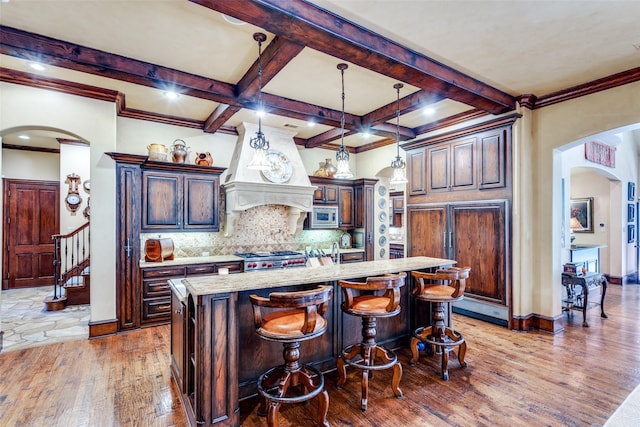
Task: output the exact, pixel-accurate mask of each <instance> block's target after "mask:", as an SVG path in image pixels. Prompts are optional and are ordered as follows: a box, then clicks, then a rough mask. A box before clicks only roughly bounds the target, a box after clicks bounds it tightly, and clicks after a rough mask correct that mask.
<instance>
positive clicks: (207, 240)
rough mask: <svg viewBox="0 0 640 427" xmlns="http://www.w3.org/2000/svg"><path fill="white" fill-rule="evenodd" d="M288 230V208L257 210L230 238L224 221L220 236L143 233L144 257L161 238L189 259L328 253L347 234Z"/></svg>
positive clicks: (251, 211)
mask: <svg viewBox="0 0 640 427" xmlns="http://www.w3.org/2000/svg"><path fill="white" fill-rule="evenodd" d="M221 210H222V209H221ZM286 229H287V225H286V207H285V206H280V205H265V206H257V207H255V208H251V209H249V210H247V211H245V212H242V213H241V214H240V218H239V220H238V223H237V225H236V232H235V234H234V235H233V236H231V237H225V236H224V224H223V222H222V220H221V227H220V232H219V233H193V232H188V233H142V234H141V235H140V247H141V248H143V249H142V251H141V252H142V253H141V257H142V258H144V242H145V241H146V240H147V239H148V238H151V237H153V238H157V237H158V235H161V236H162V237H170V238H171V239H173V245H174V256H175V257H176V258H188V257H200V256H217V255H232V254H234V253H238V252H255V251H281V250H290V251H304V249H305V248H307V247H310V248H312V249H318V248H322V249H326V248H329V247H330V246H331V243H333V242H336V241H337V242H339V241H340V236H342V234H343V233H344V232H343V231H341V230H302V231H300V232H299V233H296V234H295V235H293V236H291V235H289V234H288V233H287V232H286Z"/></svg>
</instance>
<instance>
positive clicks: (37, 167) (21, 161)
mask: <svg viewBox="0 0 640 427" xmlns="http://www.w3.org/2000/svg"><path fill="white" fill-rule="evenodd" d="M2 177H3V178H11V179H31V180H38V181H58V180H59V179H60V155H59V154H57V153H41V152H34V151H25V150H11V149H2Z"/></svg>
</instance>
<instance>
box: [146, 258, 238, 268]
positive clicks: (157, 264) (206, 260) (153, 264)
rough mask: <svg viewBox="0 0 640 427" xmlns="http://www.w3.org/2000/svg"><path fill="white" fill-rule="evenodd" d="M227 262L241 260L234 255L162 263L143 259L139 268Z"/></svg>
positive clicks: (179, 259)
mask: <svg viewBox="0 0 640 427" xmlns="http://www.w3.org/2000/svg"><path fill="white" fill-rule="evenodd" d="M229 261H242V258H240V257H239V256H235V255H216V256H198V257H185V258H176V259H172V260H165V261H162V262H147V261H145V260H144V259H143V260H141V261H140V267H172V266H177V265H191V264H213V263H217V262H229Z"/></svg>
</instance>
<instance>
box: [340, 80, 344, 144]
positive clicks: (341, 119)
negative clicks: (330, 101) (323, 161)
mask: <svg viewBox="0 0 640 427" xmlns="http://www.w3.org/2000/svg"><path fill="white" fill-rule="evenodd" d="M340 77H341V80H342V117H341V118H340V129H341V132H340V134H341V136H340V138H341V139H340V145H341V146H342V147H343V148H344V68H341V69H340Z"/></svg>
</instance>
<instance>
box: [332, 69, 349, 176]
mask: <svg viewBox="0 0 640 427" xmlns="http://www.w3.org/2000/svg"><path fill="white" fill-rule="evenodd" d="M347 68H348V65H347V64H345V63H340V64H338V70H340V76H341V80H342V118H341V119H340V130H341V134H340V137H341V138H340V149H339V150H338V152H337V153H336V169H337V171H336V173H335V175H334V177H336V178H340V179H349V178H353V173H352V172H351V169H350V168H349V152H348V151H347V150H346V148H344V70H346V69H347Z"/></svg>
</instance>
